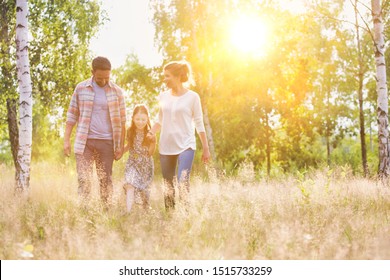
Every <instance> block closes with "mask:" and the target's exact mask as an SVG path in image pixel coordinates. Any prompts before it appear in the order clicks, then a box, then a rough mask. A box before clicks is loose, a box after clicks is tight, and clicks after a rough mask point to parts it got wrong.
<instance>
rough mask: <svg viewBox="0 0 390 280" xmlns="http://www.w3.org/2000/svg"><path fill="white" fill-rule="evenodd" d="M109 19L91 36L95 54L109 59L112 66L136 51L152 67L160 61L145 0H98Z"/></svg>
mask: <svg viewBox="0 0 390 280" xmlns="http://www.w3.org/2000/svg"><path fill="white" fill-rule="evenodd" d="M101 2H102V4H103V9H104V10H106V13H107V17H108V19H109V21H106V23H105V24H104V26H102V27H100V31H99V32H98V33H97V35H96V36H95V38H93V39H92V40H91V45H90V49H91V51H92V52H93V54H94V55H95V56H98V55H100V56H105V57H107V58H108V59H110V61H111V64H112V67H113V68H117V67H119V66H121V65H122V64H123V63H124V61H125V59H126V56H127V55H129V54H131V53H135V54H136V55H137V56H138V58H139V61H140V63H141V64H143V65H145V66H147V67H151V66H157V65H160V64H161V63H162V58H161V55H160V54H159V53H158V50H157V48H156V47H155V46H154V42H153V38H154V26H153V24H152V23H151V22H150V20H151V17H152V13H151V11H150V10H149V1H148V0H101Z"/></svg>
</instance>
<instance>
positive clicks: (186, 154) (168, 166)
mask: <svg viewBox="0 0 390 280" xmlns="http://www.w3.org/2000/svg"><path fill="white" fill-rule="evenodd" d="M194 156H195V151H194V150H192V149H187V150H185V151H183V152H182V153H180V154H178V155H162V154H160V164H161V172H162V176H163V179H164V202H165V208H166V209H169V208H173V207H175V187H174V182H173V180H174V177H175V173H176V166H177V169H178V170H177V180H178V182H179V188H180V196H182V195H183V196H184V195H185V194H186V193H188V191H189V187H190V184H189V181H190V173H191V169H192V163H193V161H194Z"/></svg>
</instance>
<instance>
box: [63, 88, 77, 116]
mask: <svg viewBox="0 0 390 280" xmlns="http://www.w3.org/2000/svg"><path fill="white" fill-rule="evenodd" d="M79 115H80V110H79V102H78V93H77V88H76V89H75V91H74V92H73V95H72V99H71V100H70V105H69V108H68V112H67V114H66V123H67V124H76V122H77V121H78V119H79Z"/></svg>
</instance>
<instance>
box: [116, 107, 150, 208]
mask: <svg viewBox="0 0 390 280" xmlns="http://www.w3.org/2000/svg"><path fill="white" fill-rule="evenodd" d="M149 130H150V118H149V111H148V109H147V107H146V106H145V105H142V104H141V105H136V106H135V108H134V111H133V116H132V120H131V125H130V127H129V128H128V130H127V145H126V147H125V148H124V153H126V152H127V151H129V159H128V160H127V163H126V168H125V185H124V186H123V188H124V189H125V192H126V209H127V212H130V211H131V207H132V206H133V202H134V197H135V196H140V197H141V199H142V204H143V206H144V208H145V209H148V208H149V187H150V184H151V183H152V181H153V174H154V164H153V157H152V155H153V153H154V151H155V149H156V140H155V138H154V139H147V138H146V134H147V133H148V132H149Z"/></svg>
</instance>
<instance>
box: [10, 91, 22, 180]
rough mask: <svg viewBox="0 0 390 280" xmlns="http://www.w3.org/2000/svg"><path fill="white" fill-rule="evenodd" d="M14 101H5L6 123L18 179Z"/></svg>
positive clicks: (17, 141) (16, 119)
mask: <svg viewBox="0 0 390 280" xmlns="http://www.w3.org/2000/svg"><path fill="white" fill-rule="evenodd" d="M16 108H17V107H16V100H15V99H7V123H8V135H9V140H10V142H11V153H12V158H13V160H14V166H15V172H16V174H17V175H15V177H16V178H17V177H19V175H18V174H19V172H20V166H19V164H18V150H19V128H18V114H17V112H16Z"/></svg>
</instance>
